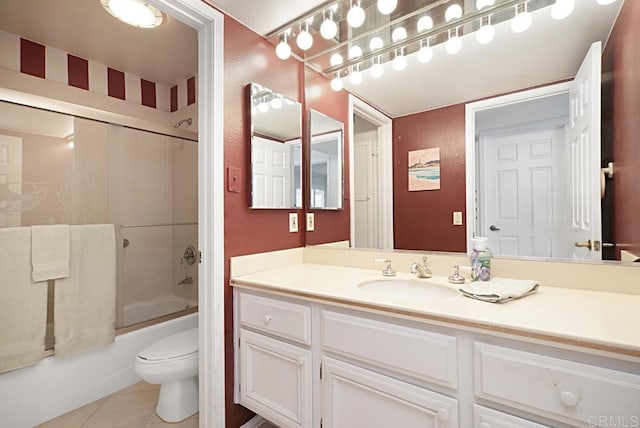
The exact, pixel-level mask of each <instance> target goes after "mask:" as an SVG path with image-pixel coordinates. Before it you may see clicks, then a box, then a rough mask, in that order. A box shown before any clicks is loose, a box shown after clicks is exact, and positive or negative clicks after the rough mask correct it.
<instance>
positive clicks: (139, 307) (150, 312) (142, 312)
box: [123, 296, 198, 326]
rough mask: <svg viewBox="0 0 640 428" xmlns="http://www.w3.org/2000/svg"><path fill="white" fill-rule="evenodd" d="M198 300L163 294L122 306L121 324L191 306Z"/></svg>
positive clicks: (132, 322)
mask: <svg viewBox="0 0 640 428" xmlns="http://www.w3.org/2000/svg"><path fill="white" fill-rule="evenodd" d="M197 305H198V302H195V301H193V300H188V299H185V298H183V297H178V296H164V297H159V298H157V299H152V300H146V301H144V302H139V303H132V304H129V305H125V306H124V316H123V325H125V326H128V325H133V324H138V323H139V322H143V321H148V320H152V319H154V318H158V317H162V316H165V315H167V314H172V313H174V312H178V311H182V310H184V309H189V308H193V307H195V306H197Z"/></svg>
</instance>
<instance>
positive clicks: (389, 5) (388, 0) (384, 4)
mask: <svg viewBox="0 0 640 428" xmlns="http://www.w3.org/2000/svg"><path fill="white" fill-rule="evenodd" d="M396 6H398V0H378V12H380V13H381V14H383V15H389V14H390V13H391V12H393V11H394V10H396Z"/></svg>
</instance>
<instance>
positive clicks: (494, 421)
mask: <svg viewBox="0 0 640 428" xmlns="http://www.w3.org/2000/svg"><path fill="white" fill-rule="evenodd" d="M473 426H474V428H549V427H547V426H546V425H540V424H537V423H535V422H531V421H526V420H524V419H520V418H517V417H515V416H512V415H508V414H506V413H502V412H498V411H497V410H493V409H488V408H486V407H482V406H478V405H477V404H476V405H474V406H473Z"/></svg>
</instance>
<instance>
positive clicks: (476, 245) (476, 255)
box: [469, 236, 492, 281]
mask: <svg viewBox="0 0 640 428" xmlns="http://www.w3.org/2000/svg"><path fill="white" fill-rule="evenodd" d="M471 243H472V251H471V254H470V255H469V261H470V262H471V281H489V280H490V279H491V256H492V254H491V250H490V249H489V238H487V237H484V236H476V237H475V238H473V239H472V240H471Z"/></svg>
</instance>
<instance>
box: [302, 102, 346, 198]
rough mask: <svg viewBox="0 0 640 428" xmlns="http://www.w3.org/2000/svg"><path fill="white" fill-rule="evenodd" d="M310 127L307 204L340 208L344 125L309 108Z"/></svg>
mask: <svg viewBox="0 0 640 428" xmlns="http://www.w3.org/2000/svg"><path fill="white" fill-rule="evenodd" d="M309 129H310V132H309V134H310V136H309V142H310V144H309V147H310V150H309V207H310V208H311V209H314V210H339V209H342V199H343V197H342V196H343V187H344V179H343V171H344V150H343V141H344V125H343V124H342V122H339V121H337V120H336V119H334V118H332V117H329V116H327V115H324V114H322V113H319V112H317V111H315V110H313V109H312V110H310V111H309Z"/></svg>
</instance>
